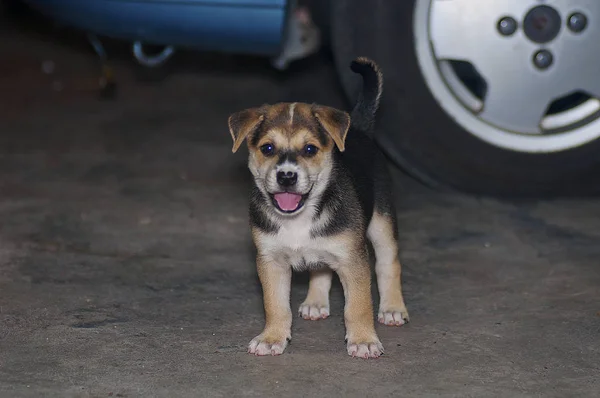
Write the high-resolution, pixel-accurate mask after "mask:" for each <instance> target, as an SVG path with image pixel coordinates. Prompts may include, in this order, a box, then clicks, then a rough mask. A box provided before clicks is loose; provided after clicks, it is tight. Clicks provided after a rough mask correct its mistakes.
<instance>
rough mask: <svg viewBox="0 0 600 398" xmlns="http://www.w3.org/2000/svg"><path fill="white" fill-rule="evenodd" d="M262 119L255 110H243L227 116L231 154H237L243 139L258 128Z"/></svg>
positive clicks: (262, 116)
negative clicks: (231, 139)
mask: <svg viewBox="0 0 600 398" xmlns="http://www.w3.org/2000/svg"><path fill="white" fill-rule="evenodd" d="M264 118H265V116H264V115H263V114H262V112H260V110H259V109H257V108H251V109H245V110H243V111H239V112H236V113H234V114H233V115H231V116H229V119H228V120H227V124H228V125H229V132H230V133H231V138H233V148H232V149H231V152H233V153H235V152H237V150H238V149H239V148H240V145H242V142H244V139H246V137H248V135H249V134H250V133H252V132H254V131H255V130H256V129H257V128H258V126H260V124H261V123H262V121H263V120H264Z"/></svg>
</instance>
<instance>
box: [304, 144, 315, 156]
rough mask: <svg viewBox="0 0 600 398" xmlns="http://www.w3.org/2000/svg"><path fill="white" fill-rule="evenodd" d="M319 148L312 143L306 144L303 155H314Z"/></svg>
mask: <svg viewBox="0 0 600 398" xmlns="http://www.w3.org/2000/svg"><path fill="white" fill-rule="evenodd" d="M318 151H319V148H317V147H316V146H314V145H311V144H308V145H306V146H305V147H304V156H315V155H316V154H317V152H318Z"/></svg>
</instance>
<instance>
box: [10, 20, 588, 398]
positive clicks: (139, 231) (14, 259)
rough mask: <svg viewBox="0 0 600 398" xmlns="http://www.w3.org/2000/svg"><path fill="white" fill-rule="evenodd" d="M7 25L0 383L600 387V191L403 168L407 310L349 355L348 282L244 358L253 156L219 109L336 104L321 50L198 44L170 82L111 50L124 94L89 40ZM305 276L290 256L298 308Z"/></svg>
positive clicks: (304, 391)
mask: <svg viewBox="0 0 600 398" xmlns="http://www.w3.org/2000/svg"><path fill="white" fill-rule="evenodd" d="M2 35H3V37H2V40H0V43H1V44H0V51H1V53H2V57H3V60H2V62H0V72H1V75H0V96H1V98H0V101H1V102H0V103H1V106H0V132H1V133H0V396H2V397H42V396H43V397H65V396H68V397H109V396H113V397H153V396H162V397H237V396H256V397H258V396H260V397H268V396H287V397H296V396H298V397H300V396H309V397H310V396H323V397H336V396H342V397H365V396H366V397H384V396H418V397H422V396H444V397H452V396H455V397H468V396H473V397H475V396H477V397H597V396H598V394H599V392H598V391H600V365H599V364H600V348H599V342H600V300H599V293H600V288H599V286H600V266H599V264H598V257H599V255H600V245H599V244H598V242H599V239H600V217H599V216H600V202H599V201H598V200H596V199H590V200H583V199H582V200H570V201H539V202H528V203H521V204H515V203H506V202H499V201H495V200H490V199H478V198H474V197H465V196H460V195H451V194H440V193H435V192H431V191H429V190H427V189H425V188H423V187H421V186H419V185H418V184H416V183H414V182H413V181H411V180H409V179H407V178H406V177H404V176H402V174H400V173H398V172H396V180H397V184H396V188H397V189H396V190H397V204H398V211H399V218H400V238H401V249H402V261H403V263H404V291H405V297H406V300H407V305H408V307H409V311H410V313H411V323H410V324H408V325H405V326H402V327H401V328H393V327H392V328H390V327H383V326H378V327H377V329H378V332H379V335H380V338H381V340H382V342H383V344H384V345H385V348H386V353H385V355H384V356H383V357H382V358H381V359H378V360H372V361H364V360H361V359H352V358H349V357H348V356H347V354H346V350H345V346H344V342H343V338H344V328H343V317H342V308H343V293H342V291H341V288H340V285H339V282H337V281H336V284H335V286H334V289H333V291H332V316H331V317H330V318H329V319H327V320H324V321H318V322H310V321H304V320H302V319H297V320H295V321H294V325H293V336H294V338H293V342H292V344H291V345H290V346H289V348H288V349H287V351H286V352H285V354H284V355H282V356H279V357H265V358H258V357H253V356H250V355H248V354H247V353H246V345H247V343H248V342H249V341H250V339H251V338H253V337H254V336H255V335H256V334H258V333H259V332H260V331H261V327H262V325H263V312H262V302H261V291H260V286H259V284H258V282H257V278H256V275H255V270H254V264H253V248H252V245H251V241H250V237H249V229H248V225H247V218H246V213H247V210H246V209H247V196H246V193H247V189H248V186H249V174H248V173H247V171H246V169H245V156H244V154H243V153H242V154H239V153H238V154H236V155H232V154H231V152H230V141H229V135H228V131H227V128H226V118H227V116H228V114H229V113H230V112H233V111H235V110H238V109H241V108H244V107H246V106H253V105H257V104H261V103H263V102H267V101H271V102H272V101H277V100H292V99H293V100H305V101H318V102H323V103H326V104H329V105H333V106H342V105H343V101H342V100H341V98H340V95H339V92H338V91H336V86H335V77H334V74H333V70H332V67H331V65H330V64H329V63H328V61H327V59H325V58H316V59H314V60H311V61H308V62H305V63H304V64H303V66H305V67H306V70H304V71H302V70H300V68H296V70H294V71H292V72H291V73H290V74H288V75H287V77H285V78H283V77H277V76H276V74H274V73H272V72H268V71H266V70H267V69H266V68H264V67H263V66H262V63H261V62H260V61H248V60H246V61H247V62H246V66H235V65H234V63H235V62H236V60H235V59H233V60H232V59H228V58H219V57H217V58H212V60H211V61H210V65H208V66H206V64H205V62H208V61H207V60H206V59H205V58H198V57H194V56H190V57H189V59H187V60H185V62H180V64H181V65H187V66H185V67H181V68H180V70H179V71H178V73H176V74H174V75H172V76H171V77H170V78H169V79H167V80H166V81H164V82H162V83H157V84H147V83H142V82H139V81H137V80H136V79H135V78H134V76H133V75H132V72H131V71H132V69H131V68H130V66H131V65H129V64H127V63H125V62H119V63H118V64H117V65H118V66H117V70H118V74H119V78H120V83H121V85H120V87H119V89H120V91H119V97H118V99H117V100H116V101H113V102H111V101H100V100H98V99H97V98H96V94H97V93H96V92H95V91H94V86H95V78H96V75H95V73H96V66H97V65H96V64H95V62H94V61H95V59H94V57H93V55H92V54H91V53H90V52H89V51H88V52H86V51H82V49H85V48H86V47H85V46H84V45H65V44H58V43H57V42H52V41H51V40H52V38H50V39H48V38H46V39H44V38H43V37H40V36H36V35H33V36H32V35H30V34H23V33H16V32H15V31H13V30H10V29H8V28H5V31H4V32H3V33H2ZM7 38H11V40H7ZM9 60H10V62H8V61H9ZM44 60H52V61H53V62H54V63H55V66H56V67H55V71H54V73H53V74H51V75H45V74H43V73H42V72H41V71H40V65H41V63H42V61H44ZM238 61H239V60H238ZM248 65H250V66H248ZM306 287H307V285H306V277H305V276H303V275H296V277H295V280H294V286H293V294H292V296H293V297H292V305H293V307H294V309H296V308H297V306H298V305H299V303H300V302H301V300H302V299H303V295H304V294H305V291H306Z"/></svg>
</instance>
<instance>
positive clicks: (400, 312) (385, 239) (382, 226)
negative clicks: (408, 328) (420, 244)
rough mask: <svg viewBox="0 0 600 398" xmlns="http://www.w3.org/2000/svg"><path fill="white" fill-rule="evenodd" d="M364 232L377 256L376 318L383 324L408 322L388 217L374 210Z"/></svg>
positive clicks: (399, 270)
mask: <svg viewBox="0 0 600 398" xmlns="http://www.w3.org/2000/svg"><path fill="white" fill-rule="evenodd" d="M367 236H368V238H369V240H370V241H371V243H372V244H373V249H374V250H375V258H376V262H375V273H376V274H377V287H378V289H379V297H380V301H379V311H378V315H377V319H378V321H379V322H380V323H383V324H385V325H389V326H400V325H402V324H404V323H405V322H408V320H409V316H408V311H407V309H406V305H405V304H404V298H403V296H402V281H401V272H402V267H401V265H400V260H399V259H398V243H397V242H396V239H395V238H394V230H393V223H392V220H391V218H390V217H389V216H386V215H383V214H380V213H378V212H377V211H376V212H374V213H373V218H372V219H371V223H370V224H369V227H368V229H367Z"/></svg>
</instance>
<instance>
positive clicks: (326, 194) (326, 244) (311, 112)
mask: <svg viewBox="0 0 600 398" xmlns="http://www.w3.org/2000/svg"><path fill="white" fill-rule="evenodd" d="M351 69H352V70H353V71H354V72H356V73H359V74H360V75H362V78H363V88H362V92H361V94H360V96H359V100H358V102H357V104H356V106H355V107H354V109H353V110H352V117H350V115H348V114H347V113H346V112H343V111H341V110H337V109H334V108H330V107H326V106H321V105H314V104H313V105H310V104H303V103H279V104H275V105H263V106H262V107H260V108H253V109H246V110H243V111H240V112H238V113H235V114H233V115H231V116H230V117H229V120H228V123H229V130H230V132H231V136H232V137H233V152H236V151H237V150H238V149H239V147H240V145H241V144H242V143H243V142H244V140H246V142H247V145H248V150H249V153H250V155H249V160H248V167H249V169H250V171H251V172H252V175H253V176H254V187H253V190H252V193H251V197H250V225H251V229H252V237H253V240H254V244H255V245H256V249H257V257H256V265H257V269H258V276H259V279H260V281H261V284H262V289H263V296H264V308H265V315H266V324H265V328H264V330H263V332H262V333H261V334H259V335H258V336H256V337H255V338H254V339H253V340H252V341H251V342H250V345H249V347H248V352H250V353H252V354H255V355H279V354H281V353H283V351H284V350H285V348H286V346H287V344H288V341H289V340H290V339H291V326H292V311H291V309H290V284H291V278H292V270H295V271H310V282H309V287H308V295H307V296H306V300H305V301H304V302H303V303H302V305H301V306H300V309H299V314H300V316H302V317H303V318H304V319H312V320H317V319H322V318H327V317H328V316H329V290H330V287H331V279H332V272H333V271H335V272H336V273H337V274H338V276H339V278H340V281H341V283H342V286H343V288H344V295H345V299H346V304H345V308H344V320H345V324H346V341H347V350H348V354H349V355H351V356H353V357H354V356H356V357H361V358H377V357H379V356H380V355H381V354H383V346H382V344H381V342H380V341H379V338H378V337H377V333H376V332H375V325H374V319H373V304H372V299H371V271H370V265H369V257H368V247H367V239H368V240H369V241H370V242H371V244H372V246H373V248H374V252H375V256H376V264H375V271H376V274H377V283H378V287H379V293H380V303H379V314H378V320H379V322H380V323H383V324H385V325H396V326H400V325H402V324H404V323H405V322H407V321H408V312H407V310H406V306H405V305H404V299H403V297H402V290H401V281H400V272H401V268H400V262H399V260H398V244H397V241H398V235H397V221H396V213H395V210H394V205H393V201H392V192H391V191H392V190H391V179H390V176H389V172H388V169H387V166H386V163H385V159H384V156H383V154H382V153H381V151H380V150H379V149H378V147H377V146H376V145H375V143H374V142H373V139H372V137H373V130H374V121H375V112H376V111H377V108H378V106H379V99H380V97H381V92H382V83H383V79H382V75H381V73H380V71H379V69H378V66H377V65H376V64H375V63H374V62H373V61H371V60H369V59H366V58H357V59H356V60H354V61H353V62H352V64H351Z"/></svg>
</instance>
